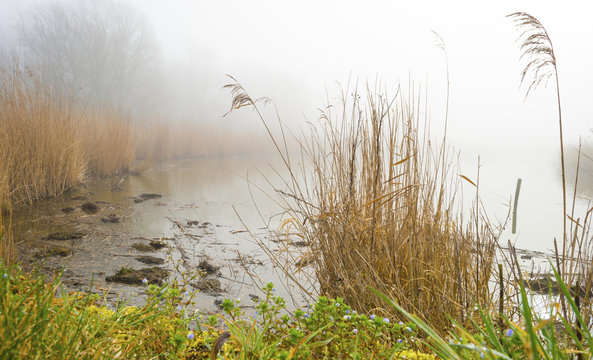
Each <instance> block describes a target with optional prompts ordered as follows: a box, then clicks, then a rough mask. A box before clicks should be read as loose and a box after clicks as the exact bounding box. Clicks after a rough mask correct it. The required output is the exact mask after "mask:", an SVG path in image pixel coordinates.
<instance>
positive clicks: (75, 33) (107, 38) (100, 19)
mask: <svg viewBox="0 0 593 360" xmlns="http://www.w3.org/2000/svg"><path fill="white" fill-rule="evenodd" d="M17 38H18V40H19V44H20V47H21V49H22V50H23V53H24V54H23V56H24V58H25V62H27V63H28V64H30V65H33V66H34V67H36V68H37V69H38V70H39V71H40V72H41V74H42V75H43V76H45V77H46V78H47V80H48V81H49V82H50V84H52V86H53V87H54V89H55V90H57V91H60V92H62V93H63V94H64V95H68V96H71V95H74V96H76V97H80V98H81V99H84V100H88V101H90V102H94V103H97V104H125V105H129V104H133V103H137V102H138V97H145V96H147V94H146V93H145V89H146V87H149V88H153V87H152V86H150V85H151V84H153V83H154V74H155V65H156V60H157V57H158V47H157V45H156V41H155V39H154V36H153V34H152V31H151V28H150V27H149V26H148V23H147V22H146V20H145V18H144V17H143V16H142V15H141V14H140V13H139V12H138V11H136V10H134V9H133V8H131V7H130V6H128V5H126V4H124V3H121V2H114V1H112V0H101V1H94V0H77V1H60V2H51V3H46V4H42V5H39V6H38V7H36V8H34V9H33V10H32V11H30V12H29V13H27V14H25V15H24V16H23V17H22V18H21V19H20V22H19V24H18V26H17Z"/></svg>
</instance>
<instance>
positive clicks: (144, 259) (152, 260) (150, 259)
mask: <svg viewBox="0 0 593 360" xmlns="http://www.w3.org/2000/svg"><path fill="white" fill-rule="evenodd" d="M136 260H138V261H140V262H141V263H144V264H147V265H162V264H164V263H165V260H164V259H161V258H158V257H154V256H147V255H144V256H137V257H136Z"/></svg>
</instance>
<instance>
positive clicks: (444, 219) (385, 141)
mask: <svg viewBox="0 0 593 360" xmlns="http://www.w3.org/2000/svg"><path fill="white" fill-rule="evenodd" d="M233 80H234V79H233ZM228 87H229V88H230V89H231V90H232V92H233V96H234V98H233V108H234V109H236V108H238V107H242V106H245V105H250V106H253V107H255V109H256V110H257V112H258V113H260V112H259V110H258V109H257V103H256V101H254V100H252V99H251V98H250V97H249V96H248V95H247V93H246V92H245V91H244V89H243V88H242V87H241V85H240V84H239V83H237V82H235V83H233V84H231V85H229V86H228ZM346 93H348V92H346ZM420 106H421V105H420V101H418V100H416V99H415V98H414V96H413V93H412V91H410V93H409V94H408V96H407V97H405V96H403V95H401V93H399V92H398V94H397V95H396V96H395V97H393V98H389V97H388V96H387V95H386V94H381V93H378V92H376V91H371V90H368V91H367V94H366V96H362V97H361V94H359V93H358V92H357V91H356V89H355V91H353V92H352V97H348V99H346V96H345V95H344V96H343V97H342V102H341V103H340V104H337V105H332V106H328V107H326V108H325V110H323V111H322V114H321V118H320V121H319V123H318V124H315V125H314V126H313V127H312V129H311V130H312V131H311V135H310V138H309V139H308V140H307V141H303V142H302V143H301V154H302V157H301V158H299V159H298V160H299V163H300V164H299V165H297V163H296V162H294V161H293V160H292V159H291V158H290V156H289V154H288V152H286V151H284V150H283V143H284V141H283V139H282V138H280V139H278V138H274V139H273V140H274V143H275V144H276V146H277V149H278V151H279V153H280V154H281V155H282V157H283V159H284V163H285V165H286V166H287V167H288V170H289V173H290V174H291V175H290V178H289V179H287V180H286V182H285V184H284V185H285V189H279V190H278V191H279V192H280V193H281V194H283V195H284V204H285V206H286V210H287V213H288V214H289V218H288V219H287V220H286V221H285V222H284V224H283V225H284V229H285V230H286V231H287V233H292V234H293V235H294V234H295V233H296V235H298V236H300V237H301V238H303V240H306V241H307V242H308V243H309V244H311V245H310V249H309V250H307V251H306V252H305V253H304V254H301V256H305V257H308V258H309V259H311V260H313V267H314V272H313V273H314V274H313V277H312V278H311V279H310V280H311V284H314V285H312V286H311V287H307V286H306V285H305V284H302V283H301V287H302V289H304V290H309V292H310V293H311V294H312V295H315V294H314V293H313V291H314V290H311V289H313V288H318V289H319V292H320V293H321V294H322V295H327V296H330V297H338V296H339V297H342V298H344V301H345V302H346V303H348V304H351V305H352V306H353V307H354V308H355V309H358V310H361V311H362V310H364V311H371V310H373V309H375V310H376V309H377V308H384V307H385V306H384V304H383V302H382V301H381V299H379V298H378V297H376V296H375V295H374V294H373V293H372V292H371V291H370V290H369V288H370V287H373V288H376V289H378V290H379V291H381V292H383V293H385V294H386V295H387V296H388V297H390V298H391V299H394V300H395V301H396V302H397V303H399V304H401V305H402V306H404V307H405V308H406V309H407V310H408V311H410V312H412V313H416V314H418V315H419V316H421V317H423V318H424V319H426V320H429V321H430V323H431V324H432V325H433V326H435V327H436V328H441V329H444V328H446V327H447V326H448V325H449V324H450V323H449V321H448V319H447V314H448V315H451V316H455V317H457V318H460V319H463V318H464V316H465V314H466V313H467V311H468V309H469V308H470V307H471V308H473V307H474V306H475V305H476V304H480V305H482V306H489V305H490V301H491V297H490V294H491V293H490V290H489V288H488V283H489V280H490V278H491V274H492V270H493V267H492V265H493V261H494V255H495V248H496V245H497V234H496V233H495V229H492V228H491V227H490V226H489V224H488V223H487V222H486V221H483V217H482V216H481V214H480V213H479V212H478V211H477V210H475V209H474V210H473V211H472V216H471V218H470V219H468V220H469V221H464V220H463V218H462V217H461V216H459V215H457V214H458V212H457V209H458V207H456V205H455V193H456V192H457V189H458V188H459V186H460V184H459V179H460V177H458V176H456V175H451V174H450V173H449V170H450V168H449V166H445V165H443V164H448V163H450V161H449V160H450V159H449V158H447V155H446V151H444V149H445V145H444V144H443V145H441V147H440V148H435V147H434V146H433V144H432V142H431V141H430V140H429V138H428V135H427V134H426V133H425V132H423V131H422V130H421V128H422V127H424V128H426V127H427V124H426V122H427V119H423V118H421V116H420ZM262 121H264V119H263V118H262ZM264 124H265V121H264ZM266 127H267V125H266ZM301 164H304V167H302V168H301V166H302V165H301ZM300 169H303V172H302V175H301V170H300ZM309 170H310V172H309ZM297 173H298V174H299V175H297ZM464 178H465V177H464ZM303 179H304V180H303ZM465 179H466V180H468V182H470V183H472V184H474V183H473V182H472V181H471V180H469V179H468V178H465ZM474 185H475V184H474ZM476 193H477V190H476ZM290 227H292V228H296V231H288V228H290ZM264 247H265V245H264ZM265 249H267V250H268V251H269V253H270V254H272V255H273V257H274V258H275V259H276V262H277V265H278V266H280V267H281V268H283V269H284V270H285V273H286V275H287V276H288V277H293V278H294V273H295V266H294V264H295V263H297V260H298V258H297V257H294V255H291V254H295V251H296V250H295V249H294V248H293V249H291V250H290V251H286V252H283V254H286V256H287V258H288V259H289V260H290V262H291V263H290V264H286V263H283V262H282V259H279V256H278V253H274V252H273V251H272V250H271V249H269V248H267V247H265ZM299 263H303V262H299ZM296 267H297V270H301V269H300V266H296Z"/></svg>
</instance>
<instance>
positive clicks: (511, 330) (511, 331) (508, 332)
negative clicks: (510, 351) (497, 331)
mask: <svg viewBox="0 0 593 360" xmlns="http://www.w3.org/2000/svg"><path fill="white" fill-rule="evenodd" d="M506 335H507V336H508V337H511V336H513V329H508V330H507V332H506Z"/></svg>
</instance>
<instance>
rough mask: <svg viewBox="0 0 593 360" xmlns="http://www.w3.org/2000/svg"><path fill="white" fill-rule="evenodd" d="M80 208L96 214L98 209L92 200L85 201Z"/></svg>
mask: <svg viewBox="0 0 593 360" xmlns="http://www.w3.org/2000/svg"><path fill="white" fill-rule="evenodd" d="M80 208H81V209H82V210H83V211H84V212H85V213H87V214H96V213H97V211H99V206H97V204H95V203H94V202H90V201H87V202H85V203H84V204H82V206H80Z"/></svg>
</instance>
